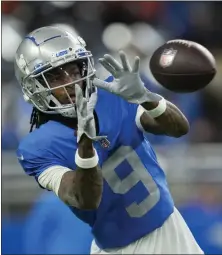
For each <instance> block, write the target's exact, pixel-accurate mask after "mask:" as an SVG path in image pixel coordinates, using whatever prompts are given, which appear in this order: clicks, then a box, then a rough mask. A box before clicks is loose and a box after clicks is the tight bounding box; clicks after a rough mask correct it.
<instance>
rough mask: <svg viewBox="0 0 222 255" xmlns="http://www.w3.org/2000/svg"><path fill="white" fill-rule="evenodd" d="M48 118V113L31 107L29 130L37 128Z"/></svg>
mask: <svg viewBox="0 0 222 255" xmlns="http://www.w3.org/2000/svg"><path fill="white" fill-rule="evenodd" d="M49 120H50V118H49V116H48V114H45V113H43V112H41V111H39V110H38V109H37V108H35V107H33V108H32V113H31V117H30V124H31V127H30V130H29V132H30V133H31V132H32V131H33V128H34V127H35V128H39V127H40V126H41V125H42V124H45V123H46V122H48V121H49Z"/></svg>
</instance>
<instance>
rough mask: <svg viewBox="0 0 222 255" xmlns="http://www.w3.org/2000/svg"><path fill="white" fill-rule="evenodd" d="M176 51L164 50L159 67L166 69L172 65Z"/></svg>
mask: <svg viewBox="0 0 222 255" xmlns="http://www.w3.org/2000/svg"><path fill="white" fill-rule="evenodd" d="M176 54H177V50H174V49H172V48H171V49H165V50H164V51H163V53H162V55H161V57H160V61H159V63H160V65H161V66H162V67H168V66H170V65H172V63H173V60H174V58H175V57H176Z"/></svg>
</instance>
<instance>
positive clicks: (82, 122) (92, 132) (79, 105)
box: [75, 84, 106, 142]
mask: <svg viewBox="0 0 222 255" xmlns="http://www.w3.org/2000/svg"><path fill="white" fill-rule="evenodd" d="M75 94H76V112H77V118H78V132H77V142H79V141H80V139H81V137H82V135H83V134H85V135H86V136H87V137H89V138H90V139H91V140H94V141H98V140H101V139H103V138H106V136H96V123H95V119H94V114H93V111H94V108H95V106H96V102H97V92H94V93H92V95H91V96H90V99H89V101H88V102H87V99H86V98H85V97H83V92H82V89H81V88H80V87H79V85H77V84H76V85H75Z"/></svg>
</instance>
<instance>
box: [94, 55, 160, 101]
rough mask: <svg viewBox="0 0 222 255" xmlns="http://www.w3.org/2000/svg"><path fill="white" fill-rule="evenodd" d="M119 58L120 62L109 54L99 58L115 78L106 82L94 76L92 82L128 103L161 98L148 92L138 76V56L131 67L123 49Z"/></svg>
mask: <svg viewBox="0 0 222 255" xmlns="http://www.w3.org/2000/svg"><path fill="white" fill-rule="evenodd" d="M120 59H121V64H120V63H119V62H118V61H116V60H115V59H114V58H113V57H112V56H111V55H109V54H106V55H104V57H103V58H100V59H99V62H100V63H101V64H102V65H103V67H104V68H105V69H106V70H107V71H108V72H110V73H111V74H112V75H113V76H114V78H115V80H114V81H113V82H110V83H108V82H105V81H102V80H100V79H97V78H95V79H94V80H93V84H94V85H95V86H97V87H99V88H102V89H105V90H107V91H109V92H111V93H114V94H116V95H118V96H121V97H122V98H124V99H125V100H127V101H128V102H130V103H136V104H142V103H144V102H152V101H159V100H160V99H161V98H160V97H159V96H158V95H156V94H153V93H152V92H150V91H149V90H148V89H147V88H146V87H145V86H144V83H143V82H142V80H141V78H140V75H139V68H140V58H139V57H138V56H137V57H136V58H135V62H134V65H133V68H132V67H131V66H130V64H129V61H128V59H127V57H126V54H125V53H124V52H123V51H121V52H120Z"/></svg>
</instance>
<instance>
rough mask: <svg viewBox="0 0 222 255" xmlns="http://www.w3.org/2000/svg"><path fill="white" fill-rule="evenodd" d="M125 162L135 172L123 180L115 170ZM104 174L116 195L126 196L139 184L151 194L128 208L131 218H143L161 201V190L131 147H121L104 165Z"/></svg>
mask: <svg viewBox="0 0 222 255" xmlns="http://www.w3.org/2000/svg"><path fill="white" fill-rule="evenodd" d="M124 160H127V162H128V163H129V164H130V166H131V167H132V170H133V171H132V172H131V173H130V174H129V175H128V176H127V177H126V178H124V179H123V180H121V179H120V178H119V177H118V175H117V174H116V172H115V168H116V167H117V166H119V165H120V164H121V163H122V162H123V161H124ZM102 173H103V177H104V179H105V180H106V181H107V183H108V184H109V186H110V188H111V189H112V190H113V192H114V193H116V194H122V195H123V194H126V193H127V192H128V191H129V190H130V189H131V188H133V187H134V186H135V185H136V184H137V183H139V182H142V183H143V185H144V187H145V188H146V189H147V191H148V192H149V195H148V196H147V197H146V198H145V199H144V200H143V201H142V202H140V203H139V204H138V203H137V202H134V203H132V204H131V205H129V206H128V207H126V211H127V212H128V214H129V216H130V217H133V218H140V217H142V216H143V215H145V214H146V213H147V212H149V211H150V210H151V209H152V208H153V207H154V206H155V205H156V204H157V202H158V201H159V199H160V190H159V188H158V186H157V184H156V183H155V181H154V180H153V178H152V176H151V175H150V173H149V172H148V171H147V169H146V168H145V167H144V165H143V163H142V162H141V160H140V158H139V156H138V155H137V153H136V152H135V151H134V150H133V149H132V148H131V147H129V146H121V147H120V148H119V149H118V150H117V151H116V152H115V153H114V154H113V155H112V156H111V157H109V159H108V160H107V161H106V162H105V163H104V164H103V167H102Z"/></svg>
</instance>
